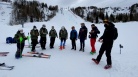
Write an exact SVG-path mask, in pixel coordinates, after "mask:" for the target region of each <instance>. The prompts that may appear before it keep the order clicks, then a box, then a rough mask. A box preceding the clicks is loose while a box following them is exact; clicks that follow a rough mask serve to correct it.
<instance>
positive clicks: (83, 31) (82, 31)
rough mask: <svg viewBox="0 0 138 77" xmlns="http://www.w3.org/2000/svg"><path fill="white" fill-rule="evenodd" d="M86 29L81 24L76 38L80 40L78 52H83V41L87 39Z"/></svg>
mask: <svg viewBox="0 0 138 77" xmlns="http://www.w3.org/2000/svg"><path fill="white" fill-rule="evenodd" d="M87 32H88V30H87V27H86V26H85V24H84V23H81V28H80V30H79V36H78V38H79V39H80V50H79V51H83V52H84V47H85V40H86V39H87Z"/></svg>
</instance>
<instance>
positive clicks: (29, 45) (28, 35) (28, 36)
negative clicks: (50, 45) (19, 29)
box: [27, 33, 31, 50]
mask: <svg viewBox="0 0 138 77" xmlns="http://www.w3.org/2000/svg"><path fill="white" fill-rule="evenodd" d="M27 40H28V44H29V46H28V47H30V50H31V44H30V42H29V40H30V36H29V33H28V38H27Z"/></svg>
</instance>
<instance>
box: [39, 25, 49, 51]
mask: <svg viewBox="0 0 138 77" xmlns="http://www.w3.org/2000/svg"><path fill="white" fill-rule="evenodd" d="M39 33H40V45H41V48H42V50H45V49H46V48H45V45H46V40H47V39H46V36H47V34H48V31H47V29H46V26H45V25H42V27H41V29H40V31H39Z"/></svg>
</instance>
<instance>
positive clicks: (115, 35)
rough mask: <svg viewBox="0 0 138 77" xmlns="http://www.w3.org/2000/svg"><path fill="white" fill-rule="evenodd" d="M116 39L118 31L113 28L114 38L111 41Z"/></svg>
mask: <svg viewBox="0 0 138 77" xmlns="http://www.w3.org/2000/svg"><path fill="white" fill-rule="evenodd" d="M117 37H118V30H117V28H116V27H114V37H113V39H114V40H116V39H117Z"/></svg>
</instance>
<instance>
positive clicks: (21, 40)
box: [14, 29, 27, 58]
mask: <svg viewBox="0 0 138 77" xmlns="http://www.w3.org/2000/svg"><path fill="white" fill-rule="evenodd" d="M14 39H15V40H16V41H17V51H16V54H15V58H21V57H22V52H23V49H24V45H25V40H26V39H27V37H26V36H25V35H24V32H23V29H19V30H18V31H17V33H16V34H15V36H14Z"/></svg>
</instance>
